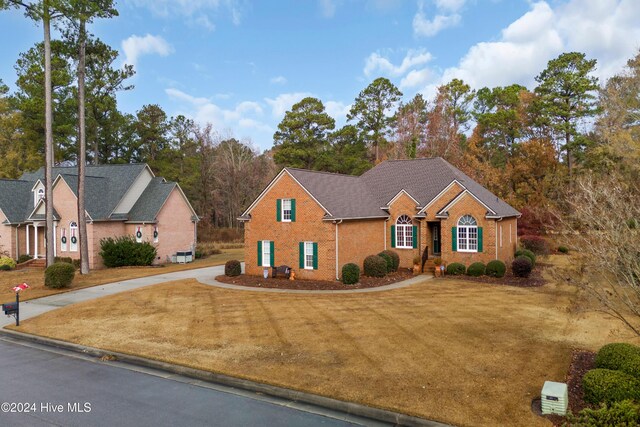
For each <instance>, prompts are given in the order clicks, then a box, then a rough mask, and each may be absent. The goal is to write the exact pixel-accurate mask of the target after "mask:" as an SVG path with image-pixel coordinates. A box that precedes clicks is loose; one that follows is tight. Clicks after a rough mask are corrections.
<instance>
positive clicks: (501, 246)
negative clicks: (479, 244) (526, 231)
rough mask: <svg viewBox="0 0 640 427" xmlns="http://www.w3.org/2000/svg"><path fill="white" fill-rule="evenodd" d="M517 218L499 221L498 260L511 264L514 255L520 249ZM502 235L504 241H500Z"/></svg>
mask: <svg viewBox="0 0 640 427" xmlns="http://www.w3.org/2000/svg"><path fill="white" fill-rule="evenodd" d="M516 222H517V220H516V218H507V219H503V220H502V221H498V223H497V226H498V233H497V238H498V259H500V260H503V261H505V262H509V261H511V260H512V259H513V254H514V253H515V251H516V249H517V247H518V235H517V232H518V230H517V224H516ZM500 235H502V241H501V240H500Z"/></svg>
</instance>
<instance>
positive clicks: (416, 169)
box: [286, 157, 520, 218]
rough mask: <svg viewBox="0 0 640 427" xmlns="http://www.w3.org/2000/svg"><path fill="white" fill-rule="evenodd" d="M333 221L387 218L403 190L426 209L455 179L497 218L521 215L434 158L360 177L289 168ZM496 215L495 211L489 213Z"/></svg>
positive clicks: (388, 165) (397, 163)
mask: <svg viewBox="0 0 640 427" xmlns="http://www.w3.org/2000/svg"><path fill="white" fill-rule="evenodd" d="M286 170H287V171H288V172H289V173H290V174H291V175H292V176H293V177H294V178H295V179H296V180H297V181H298V182H300V184H301V185H302V186H303V187H305V188H306V189H307V190H308V191H309V192H310V193H311V194H312V195H313V196H314V197H315V198H316V200H318V202H319V203H320V204H322V205H323V206H324V207H325V208H326V209H327V210H328V211H329V212H330V215H328V216H330V217H332V218H366V217H385V216H387V213H386V212H385V211H384V210H382V209H381V208H382V207H384V206H386V205H387V203H389V202H390V201H391V199H393V197H394V196H396V195H397V194H398V193H399V192H400V191H401V190H405V191H406V192H407V193H409V194H410V195H411V196H412V197H413V198H414V199H416V201H417V202H418V206H421V207H423V206H425V205H426V204H428V203H429V202H430V201H431V200H433V198H434V197H436V196H437V195H438V194H440V192H442V190H444V189H445V188H446V187H447V186H448V185H449V184H451V183H452V182H453V181H454V180H456V181H458V182H459V183H460V184H461V185H462V186H464V187H465V188H466V189H467V190H468V191H469V192H471V193H472V194H473V195H474V196H475V197H477V198H478V199H479V200H480V201H481V202H482V203H484V204H485V205H487V207H488V208H489V209H490V210H491V211H493V212H494V213H495V215H497V216H504V217H508V216H516V215H519V214H520V213H519V212H518V211H517V210H515V209H514V208H512V207H511V206H509V205H508V204H507V203H506V202H504V201H503V200H501V199H499V198H498V197H497V196H496V195H495V194H493V193H491V192H490V191H489V190H487V189H486V188H484V187H483V186H482V185H480V184H478V183H477V182H476V181H474V180H473V179H471V178H470V177H468V176H467V175H465V174H464V173H463V172H462V171H460V170H459V169H457V168H456V167H454V166H453V165H451V164H450V163H449V162H447V161H446V160H444V159H442V158H440V157H435V158H427V159H413V160H390V161H385V162H382V163H380V164H379V165H377V166H376V167H374V168H373V169H370V170H369V171H367V172H366V173H365V174H363V175H362V176H360V177H356V176H350V175H340V174H334V173H326V172H315V171H309V170H305V169H294V168H286ZM488 213H489V214H491V215H493V213H492V212H488Z"/></svg>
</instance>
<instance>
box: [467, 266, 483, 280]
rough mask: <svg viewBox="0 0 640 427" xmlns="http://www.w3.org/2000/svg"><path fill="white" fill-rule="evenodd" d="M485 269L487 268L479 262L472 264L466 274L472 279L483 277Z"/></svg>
mask: <svg viewBox="0 0 640 427" xmlns="http://www.w3.org/2000/svg"><path fill="white" fill-rule="evenodd" d="M486 269H487V267H485V265H484V264H483V263H481V262H474V263H473V264H471V265H470V266H469V268H467V274H468V275H469V276H473V277H479V276H482V275H484V272H485V270H486Z"/></svg>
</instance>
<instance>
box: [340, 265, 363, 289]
mask: <svg viewBox="0 0 640 427" xmlns="http://www.w3.org/2000/svg"><path fill="white" fill-rule="evenodd" d="M359 281H360V267H358V266H357V265H356V264H354V263H351V262H350V263H349V264H345V265H343V266H342V283H344V284H345V285H355V284H356V283H358V282H359Z"/></svg>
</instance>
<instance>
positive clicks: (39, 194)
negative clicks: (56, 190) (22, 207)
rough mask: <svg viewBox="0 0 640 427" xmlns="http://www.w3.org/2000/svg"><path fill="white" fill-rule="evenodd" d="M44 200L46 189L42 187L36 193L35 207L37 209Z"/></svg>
mask: <svg viewBox="0 0 640 427" xmlns="http://www.w3.org/2000/svg"><path fill="white" fill-rule="evenodd" d="M42 199H44V188H42V187H40V188H38V191H36V196H35V199H34V200H33V206H34V207H35V206H36V205H37V204H38V202H39V201H40V200H42Z"/></svg>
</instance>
